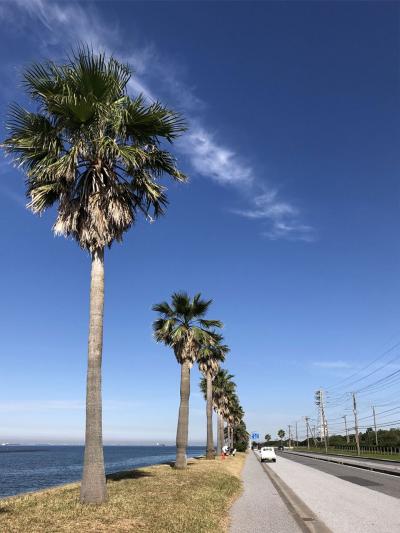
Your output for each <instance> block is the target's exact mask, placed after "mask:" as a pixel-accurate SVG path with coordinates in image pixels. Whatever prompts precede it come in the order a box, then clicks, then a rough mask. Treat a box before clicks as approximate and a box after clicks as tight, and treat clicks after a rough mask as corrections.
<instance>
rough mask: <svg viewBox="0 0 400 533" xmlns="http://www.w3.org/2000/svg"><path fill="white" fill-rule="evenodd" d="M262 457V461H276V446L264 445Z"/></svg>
mask: <svg viewBox="0 0 400 533" xmlns="http://www.w3.org/2000/svg"><path fill="white" fill-rule="evenodd" d="M260 459H261V462H263V461H272V462H273V463H276V455H275V450H274V448H269V447H267V446H264V447H263V448H261V450H260Z"/></svg>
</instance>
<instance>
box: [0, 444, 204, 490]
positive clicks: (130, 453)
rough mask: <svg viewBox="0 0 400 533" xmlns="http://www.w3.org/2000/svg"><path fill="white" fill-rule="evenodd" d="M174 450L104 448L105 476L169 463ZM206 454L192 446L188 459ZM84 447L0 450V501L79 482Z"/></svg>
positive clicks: (166, 447) (6, 448)
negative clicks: (8, 497) (0, 499)
mask: <svg viewBox="0 0 400 533" xmlns="http://www.w3.org/2000/svg"><path fill="white" fill-rule="evenodd" d="M175 453H176V448H175V446H104V460H105V467H106V473H107V474H110V473H113V472H120V471H121V470H129V469H132V468H137V467H141V466H150V465H156V464H161V463H165V462H170V461H173V460H174V459H175ZM204 453H205V447H203V446H189V447H188V449H187V455H188V457H196V456H199V455H203V454H204ZM82 465H83V446H39V445H37V446H0V498H4V497H6V496H14V495H16V494H21V493H24V492H30V491H36V490H42V489H45V488H48V487H54V486H56V485H61V484H63V483H71V482H73V481H78V480H80V479H81V476H82Z"/></svg>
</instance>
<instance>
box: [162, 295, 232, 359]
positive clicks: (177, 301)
mask: <svg viewBox="0 0 400 533" xmlns="http://www.w3.org/2000/svg"><path fill="white" fill-rule="evenodd" d="M211 302H212V300H202V299H201V294H200V293H199V294H196V295H195V296H194V297H193V298H190V297H189V295H188V294H187V293H185V292H179V293H178V292H176V293H174V294H173V295H172V298H171V305H170V304H169V303H168V302H161V303H159V304H156V305H154V306H153V311H156V312H158V313H160V315H161V316H160V318H158V319H157V320H155V321H154V323H153V329H154V337H155V339H156V341H157V342H163V343H164V344H166V345H167V346H171V347H172V349H173V350H174V353H175V357H176V359H177V361H178V363H180V364H182V363H183V362H185V361H188V362H189V363H190V364H191V365H192V364H193V363H194V361H195V360H196V358H197V356H198V353H199V350H200V349H201V347H202V346H205V345H210V344H216V343H217V342H218V335H217V334H216V333H215V332H214V331H213V330H212V329H211V328H216V327H218V328H220V327H222V322H220V321H219V320H206V319H204V318H203V317H204V316H205V314H206V312H207V310H208V308H209V306H210V304H211Z"/></svg>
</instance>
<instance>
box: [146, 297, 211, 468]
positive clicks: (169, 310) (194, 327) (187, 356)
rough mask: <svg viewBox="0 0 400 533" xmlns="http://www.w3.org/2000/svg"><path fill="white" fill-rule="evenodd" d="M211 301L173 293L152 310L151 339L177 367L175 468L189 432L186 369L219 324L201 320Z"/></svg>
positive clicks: (184, 461)
mask: <svg viewBox="0 0 400 533" xmlns="http://www.w3.org/2000/svg"><path fill="white" fill-rule="evenodd" d="M211 302H212V300H202V299H201V294H200V293H199V294H196V295H195V296H194V297H193V298H190V297H189V296H188V294H186V293H185V292H175V293H174V294H173V295H172V297H171V305H170V304H169V303H168V302H161V303H159V304H156V305H154V306H153V311H156V312H157V313H159V314H160V317H159V318H158V319H157V320H155V321H154V323H153V329H154V337H155V339H156V341H157V342H163V343H164V344H166V345H167V346H170V347H171V348H172V349H173V351H174V354H175V357H176V359H177V361H178V363H179V364H180V365H181V387H180V388H181V391H180V392H181V401H180V405H179V416H178V427H177V432H176V462H175V467H176V468H179V469H181V468H186V466H187V459H186V448H187V442H188V431H189V396H190V369H191V367H192V366H193V363H194V362H195V360H196V359H197V357H198V354H199V350H200V349H201V347H202V346H205V345H207V344H213V343H214V342H217V337H216V335H215V333H214V331H213V330H212V329H211V328H221V327H222V322H220V321H219V320H205V319H204V318H203V317H204V316H205V314H206V312H207V310H208V308H209V307H210V304H211Z"/></svg>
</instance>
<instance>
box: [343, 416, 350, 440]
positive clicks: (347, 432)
mask: <svg viewBox="0 0 400 533" xmlns="http://www.w3.org/2000/svg"><path fill="white" fill-rule="evenodd" d="M343 418H344V430H345V432H346V442H347V444H349V442H350V438H349V431H348V429H347V415H344V416H343Z"/></svg>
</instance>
